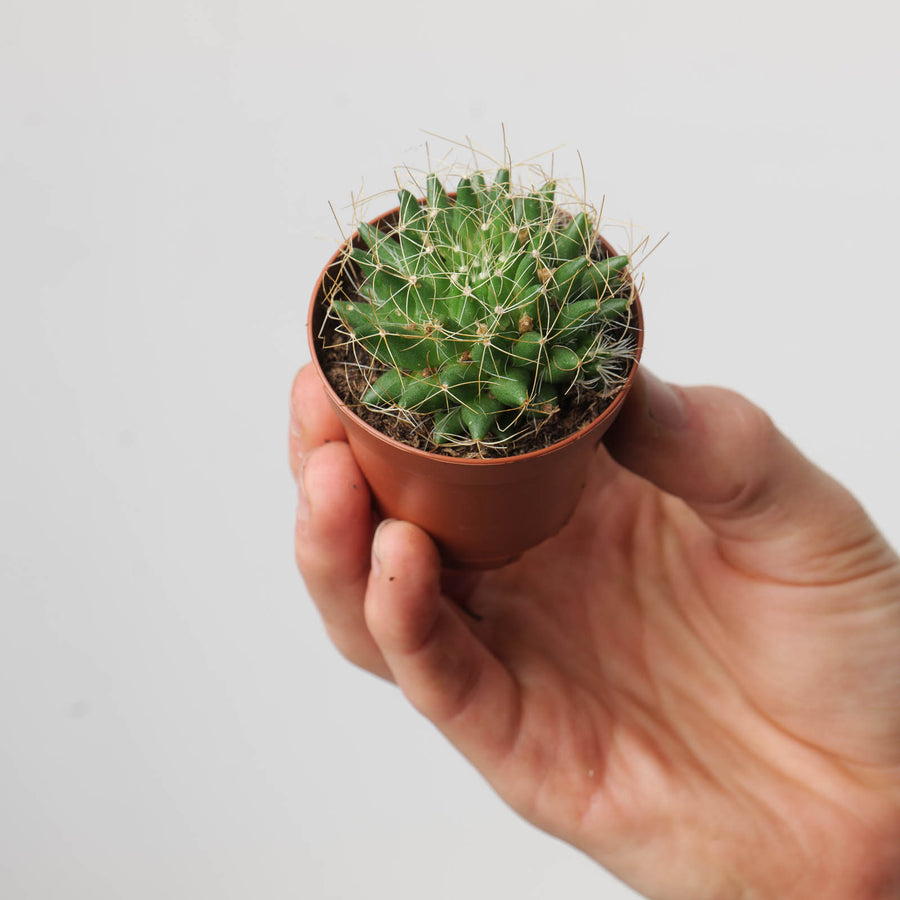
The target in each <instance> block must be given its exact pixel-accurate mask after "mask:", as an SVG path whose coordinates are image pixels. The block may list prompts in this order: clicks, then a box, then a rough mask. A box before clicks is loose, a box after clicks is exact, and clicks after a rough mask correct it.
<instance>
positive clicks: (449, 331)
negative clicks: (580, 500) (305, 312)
mask: <svg viewBox="0 0 900 900" xmlns="http://www.w3.org/2000/svg"><path fill="white" fill-rule="evenodd" d="M399 199H400V207H399V214H398V216H397V217H396V224H395V225H394V226H393V227H391V228H389V229H388V230H379V229H378V228H376V227H374V226H372V225H367V224H360V225H359V236H360V238H361V241H358V242H356V245H355V246H354V245H353V244H352V243H351V244H348V245H347V249H346V252H345V256H344V260H343V264H344V271H345V278H344V279H342V280H339V281H338V282H337V283H336V289H335V291H333V292H332V293H331V296H330V297H329V300H330V314H331V315H333V316H336V317H337V319H338V320H339V328H340V330H341V331H342V332H344V333H345V336H346V337H347V338H348V339H349V340H350V341H352V343H353V345H354V346H355V347H360V348H362V349H364V350H365V351H367V354H368V355H369V357H370V360H369V363H368V364H369V365H370V367H371V368H370V376H369V378H368V386H367V389H366V391H365V393H364V395H363V396H362V397H360V398H359V399H360V400H361V402H362V403H363V404H364V405H366V406H367V407H369V408H370V409H374V410H378V411H382V412H383V411H390V410H397V411H404V412H405V413H407V414H412V415H413V416H414V417H417V418H418V419H419V420H420V421H421V422H423V423H424V424H425V426H426V427H427V428H429V429H430V434H431V440H432V441H433V444H434V445H446V444H460V443H463V444H466V443H468V444H472V443H475V444H479V445H480V444H481V443H482V442H491V443H492V444H504V443H507V442H511V441H512V440H514V439H515V438H516V437H517V436H520V435H521V434H522V433H523V430H525V426H526V424H528V423H531V424H532V426H533V427H540V425H541V423H542V422H544V421H546V420H547V419H548V418H549V417H552V416H553V414H554V413H555V412H556V411H557V409H558V408H559V403H560V397H561V396H563V395H565V394H567V393H568V392H571V391H572V390H573V388H575V387H581V388H586V389H589V390H591V391H592V392H594V394H595V395H600V396H603V397H610V396H612V395H614V394H615V393H616V392H617V391H618V390H619V388H620V387H621V386H622V385H623V384H624V382H625V380H626V377H627V375H628V372H629V369H630V365H631V363H632V361H633V358H634V355H635V346H636V341H635V339H634V335H633V333H632V330H631V328H630V326H629V318H630V307H631V303H632V299H633V285H632V281H631V278H630V276H629V275H628V264H629V258H628V257H627V256H618V255H607V253H606V251H605V250H604V248H603V245H602V244H601V242H600V241H599V240H598V238H597V235H596V233H595V223H594V222H593V221H592V217H591V215H590V214H589V213H588V211H587V210H585V209H584V208H582V209H581V211H579V212H578V213H577V214H576V215H574V216H573V215H571V214H569V213H566V212H563V211H562V209H561V208H560V207H559V206H558V205H557V203H556V184H555V182H554V181H552V180H548V181H546V182H545V183H543V184H542V185H541V186H540V187H538V188H537V189H532V190H525V189H522V188H518V187H514V186H513V184H512V183H511V178H510V171H509V169H506V168H501V169H499V170H498V171H497V172H496V173H490V174H489V175H488V174H487V173H485V172H482V171H477V172H474V173H472V174H471V175H469V176H467V177H464V178H462V179H461V180H460V181H459V183H458V186H457V189H456V193H455V197H454V195H453V194H449V193H448V192H447V190H446V189H445V187H444V185H443V184H442V182H441V180H440V179H439V178H438V176H437V175H435V174H429V175H428V176H427V181H426V191H425V197H424V198H422V199H421V200H420V199H417V198H416V197H415V195H414V194H413V193H411V192H410V191H409V190H406V189H401V190H400V192H399ZM348 275H349V282H350V289H349V290H348V287H347V281H348V278H347V276H348Z"/></svg>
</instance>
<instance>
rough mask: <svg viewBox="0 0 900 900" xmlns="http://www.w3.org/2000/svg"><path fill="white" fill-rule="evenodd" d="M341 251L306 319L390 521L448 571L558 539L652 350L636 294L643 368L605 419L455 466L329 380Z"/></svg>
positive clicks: (484, 564)
mask: <svg viewBox="0 0 900 900" xmlns="http://www.w3.org/2000/svg"><path fill="white" fill-rule="evenodd" d="M396 212H397V211H396V210H392V211H391V212H390V213H386V214H385V215H384V216H382V217H380V218H379V219H376V220H375V221H374V222H373V223H372V224H377V223H378V222H379V221H381V220H383V219H386V218H389V217H392V216H395V215H396ZM351 240H358V237H357V236H356V235H354V237H353V238H351ZM342 249H343V248H342ZM608 249H611V248H608ZM341 252H342V251H341V250H339V251H338V252H337V253H336V254H335V255H334V257H332V259H331V261H330V262H329V264H328V266H326V268H325V269H324V270H323V272H322V274H321V275H320V276H319V280H318V282H317V283H316V287H315V290H314V291H313V296H312V300H311V303H310V309H309V319H308V322H307V333H308V337H309V343H310V353H311V355H312V359H313V364H314V365H315V366H316V368H317V370H318V372H319V375H320V377H321V379H322V382H323V384H324V386H325V390H326V393H327V395H328V397H329V400H330V401H331V403H332V405H333V406H334V409H335V411H336V413H337V415H338V417H339V418H340V420H341V422H342V424H343V426H344V428H345V429H346V431H347V439H348V441H349V444H350V447H351V449H352V450H353V454H354V456H355V457H356V460H357V463H358V464H359V467H360V469H361V470H362V472H363V474H364V475H365V477H366V480H367V481H368V483H369V486H370V488H371V490H372V494H373V496H374V498H375V502H376V504H377V507H378V511H379V512H380V513H381V515H383V516H385V517H390V518H395V519H403V520H405V521H408V522H413V523H414V524H416V525H419V526H420V527H421V528H423V529H425V531H427V532H428V533H429V534H430V535H431V537H432V538H433V539H434V540H435V542H436V543H437V545H438V547H439V549H440V552H441V556H442V559H443V562H444V565H445V566H447V567H449V568H467V569H492V568H497V567H499V566H503V565H505V564H506V563H509V562H512V561H513V560H515V559H517V558H518V557H519V556H521V554H522V553H523V552H524V551H525V550H527V549H529V548H530V547H533V546H535V545H537V544H539V543H541V542H542V541H544V540H546V539H547V538H549V537H551V536H552V535H554V534H556V532H558V531H559V530H560V529H561V528H562V527H563V525H565V524H566V522H567V521H568V519H569V517H570V516H571V515H572V512H573V510H574V509H575V505H576V503H577V502H578V498H579V496H580V495H581V492H582V489H583V487H584V484H585V481H586V479H587V471H588V467H589V465H590V463H591V459H592V457H593V455H594V453H595V451H596V448H597V444H598V443H599V442H600V439H601V438H602V436H603V434H604V433H605V432H606V430H607V429H608V428H609V426H610V425H612V423H613V421H615V418H616V416H617V415H618V413H619V410H620V408H621V406H622V403H623V402H624V400H625V396H626V394H627V392H628V390H629V388H630V387H631V384H632V382H633V381H634V376H635V373H636V370H637V362H638V359H639V357H640V352H641V348H642V346H643V318H642V314H641V308H640V300H639V299H638V298H637V296H635V300H634V304H633V309H634V312H635V316H636V326H637V330H638V341H637V349H636V357H635V361H634V363H633V364H632V366H631V371H630V372H629V375H628V379H627V381H626V383H625V385H624V387H623V388H622V390H621V391H620V392H619V393H618V394H617V395H616V397H615V398H614V399H613V401H612V403H611V404H610V406H608V407H607V408H606V409H605V410H604V411H603V412H602V413H601V414H600V416H599V417H598V418H596V419H594V421H593V422H591V423H589V424H588V425H586V426H585V427H583V428H581V429H580V430H579V431H577V432H575V433H573V434H571V435H569V436H568V437H566V438H565V439H563V440H562V441H559V442H558V443H556V444H553V445H552V446H550V447H547V448H545V449H542V450H536V451H533V452H531V453H524V454H521V455H518V456H510V457H506V458H500V459H455V458H452V457H448V456H443V455H440V454H437V453H428V452H425V451H422V450H417V449H415V448H413V447H409V446H407V445H406V444H402V443H400V442H399V441H395V440H393V439H392V438H389V437H387V436H386V435H384V434H382V433H381V432H379V431H377V430H376V429H374V428H372V427H371V426H370V425H368V424H367V423H366V422H364V421H363V420H362V419H360V418H359V417H357V416H356V415H355V414H354V413H353V411H352V410H351V409H350V408H348V407H347V406H346V405H345V404H344V402H343V401H342V400H341V398H340V397H339V396H338V394H337V393H336V392H335V391H334V389H333V388H332V387H331V385H330V384H329V383H328V380H327V379H326V378H325V375H324V373H323V371H322V367H321V364H320V362H319V356H318V353H319V347H320V344H319V341H318V340H317V335H318V334H319V333H320V328H321V324H322V321H323V319H324V315H325V303H326V294H327V291H328V283H329V280H333V279H335V278H338V277H340V274H339V273H340V258H341Z"/></svg>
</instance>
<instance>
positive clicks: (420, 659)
mask: <svg viewBox="0 0 900 900" xmlns="http://www.w3.org/2000/svg"><path fill="white" fill-rule="evenodd" d="M440 571H441V570H440V557H439V555H438V552H437V549H436V548H435V546H434V543H433V542H432V541H431V540H430V538H429V537H428V536H427V535H426V534H425V532H423V531H422V530H421V529H419V528H417V527H416V526H414V525H410V524H409V523H406V522H397V521H394V520H387V521H385V522H384V523H382V525H381V526H380V528H379V530H378V533H377V535H376V539H375V547H374V548H373V561H372V573H371V576H370V578H369V590H368V594H367V596H366V621H367V623H368V625H369V629H370V631H371V633H372V635H373V637H374V638H375V641H376V642H377V644H378V646H379V648H380V649H381V652H382V653H383V654H384V658H385V660H386V661H387V664H388V666H389V667H390V669H391V672H392V674H393V676H394V680H395V681H396V682H397V684H398V685H399V686H400V687H401V689H402V690H403V692H404V693H405V694H406V696H407V698H408V699H409V700H410V702H411V703H412V704H413V705H414V706H415V707H416V708H417V709H418V710H419V711H420V712H422V713H423V714H424V715H425V716H427V717H428V718H429V719H431V721H432V722H434V724H435V725H437V727H438V728H440V729H441V731H443V732H444V734H445V735H446V736H447V737H448V738H449V739H450V740H451V741H452V742H453V743H454V744H455V745H456V746H457V747H458V748H459V749H460V750H461V751H462V752H463V753H464V754H465V755H466V756H468V757H469V759H471V760H472V762H473V763H474V764H475V765H476V766H477V767H478V768H480V769H481V770H482V771H483V772H486V771H488V770H490V769H491V768H492V767H493V766H495V765H496V764H497V762H498V761H499V760H501V759H503V758H504V757H505V756H506V755H507V754H508V753H509V752H510V750H511V749H512V746H513V743H514V740H515V735H516V733H517V729H518V724H519V693H518V687H517V685H516V683H515V681H514V680H513V677H512V676H511V674H510V673H509V671H508V670H507V669H506V668H505V667H504V666H503V665H502V664H501V663H500V662H499V660H498V659H497V658H496V657H495V656H493V655H492V654H491V653H490V652H489V651H488V650H487V648H486V647H485V646H484V645H483V644H482V643H481V642H480V641H479V640H478V639H477V637H476V636H475V635H474V634H473V633H472V631H471V630H470V628H469V626H468V625H467V623H466V622H465V621H464V619H463V617H464V615H465V613H462V612H461V611H460V610H458V609H457V608H456V607H455V606H454V605H453V603H451V602H450V601H448V600H447V599H446V598H444V597H443V596H442V595H441V590H440Z"/></svg>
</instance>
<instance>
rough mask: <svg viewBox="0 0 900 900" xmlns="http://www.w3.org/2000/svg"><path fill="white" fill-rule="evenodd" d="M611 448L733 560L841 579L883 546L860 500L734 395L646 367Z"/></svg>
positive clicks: (810, 577) (792, 575) (797, 575)
mask: <svg viewBox="0 0 900 900" xmlns="http://www.w3.org/2000/svg"><path fill="white" fill-rule="evenodd" d="M606 445H607V448H608V449H609V451H610V453H611V454H612V455H613V457H614V458H615V459H616V460H617V461H618V462H619V463H620V464H621V465H623V466H625V467H626V468H628V469H630V470H631V471H633V472H635V473H636V474H638V475H640V476H641V477H643V478H645V479H647V480H648V481H651V482H652V483H653V484H655V485H656V486H657V487H659V488H661V489H662V490H663V491H665V492H667V493H669V494H673V495H674V496H676V497H679V498H681V499H682V500H684V501H685V502H686V503H687V504H688V506H690V507H691V508H692V509H693V510H694V512H695V513H697V515H698V516H699V517H700V518H701V519H702V520H703V521H704V522H705V523H706V524H707V525H708V526H709V527H710V528H711V529H712V531H713V532H714V533H715V534H716V536H717V537H718V538H719V539H720V544H721V545H722V546H723V548H724V550H725V551H726V553H727V556H728V558H729V559H730V560H731V561H733V562H735V563H737V564H743V565H746V566H748V567H749V568H750V569H751V570H753V571H758V572H760V574H767V575H770V576H772V577H783V578H785V579H786V580H797V579H799V580H801V581H804V582H807V583H810V582H813V581H815V580H817V578H819V577H827V578H834V577H836V576H838V571H839V569H840V567H841V566H842V565H844V564H846V565H850V566H851V567H853V566H855V565H858V564H860V563H861V556H860V552H861V551H862V550H864V549H865V545H867V544H869V542H870V541H871V542H872V543H877V542H878V540H877V539H878V534H877V532H876V530H875V528H874V526H873V525H872V523H871V522H870V521H869V519H868V517H867V516H866V514H865V512H864V511H863V509H862V507H861V506H860V505H859V503H857V501H856V500H855V499H854V498H853V496H852V495H851V494H850V493H849V492H848V491H847V490H846V489H845V488H843V487H842V486H841V485H840V484H838V483H837V482H836V481H835V480H834V479H832V478H831V477H830V476H828V475H826V474H825V473H824V472H823V471H822V470H821V469H819V468H817V467H816V466H815V465H814V464H813V463H812V462H810V460H808V459H807V458H806V457H805V456H803V454H801V453H800V451H799V450H797V448H796V447H795V446H794V445H793V444H792V443H791V442H790V441H789V440H788V439H787V438H786V437H785V436H784V435H783V434H782V433H781V432H780V431H778V429H777V428H776V427H775V426H774V424H773V423H772V420H771V419H770V418H769V417H768V416H767V415H766V414H765V413H764V412H763V411H762V410H761V409H760V408H759V407H757V406H755V405H754V404H753V403H751V402H750V401H749V400H747V399H745V398H744V397H742V396H740V395H739V394H736V393H733V392H732V391H728V390H724V389H722V388H714V387H692V388H680V387H674V386H672V385H669V384H665V383H664V382H662V381H660V380H659V379H658V378H656V377H655V376H654V375H652V374H650V373H649V372H647V371H646V370H641V371H640V372H639V377H638V378H637V380H636V382H635V385H634V388H633V389H632V391H631V393H630V394H629V396H628V399H627V401H626V403H625V405H624V407H623V409H622V412H621V414H620V416H619V418H618V419H617V421H616V423H615V425H614V427H613V428H612V429H611V430H610V432H609V434H608V435H607V438H606ZM871 549H872V547H871V546H869V547H868V552H869V553H871ZM776 550H777V552H774V551H776ZM870 561H871V558H870ZM773 567H777V568H779V569H781V571H780V572H777V571H772V569H773ZM819 570H821V571H819ZM844 574H846V575H848V576H849V575H850V574H851V573H849V572H846V573H844Z"/></svg>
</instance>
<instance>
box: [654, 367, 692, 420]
mask: <svg viewBox="0 0 900 900" xmlns="http://www.w3.org/2000/svg"><path fill="white" fill-rule="evenodd" d="M644 377H645V380H646V382H647V407H648V413H649V415H650V418H651V419H652V420H653V421H654V422H655V423H656V424H657V425H661V426H662V427H663V428H681V427H682V426H683V425H684V423H685V420H686V418H687V416H686V414H685V409H684V397H683V395H682V393H681V391H680V390H678V388H677V387H674V386H673V385H671V384H667V383H666V382H665V381H661V380H660V379H659V378H657V377H656V376H655V375H654V374H653V373H652V372H647V371H646V370H645V371H644Z"/></svg>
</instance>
